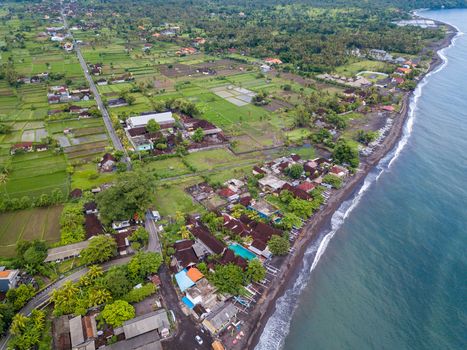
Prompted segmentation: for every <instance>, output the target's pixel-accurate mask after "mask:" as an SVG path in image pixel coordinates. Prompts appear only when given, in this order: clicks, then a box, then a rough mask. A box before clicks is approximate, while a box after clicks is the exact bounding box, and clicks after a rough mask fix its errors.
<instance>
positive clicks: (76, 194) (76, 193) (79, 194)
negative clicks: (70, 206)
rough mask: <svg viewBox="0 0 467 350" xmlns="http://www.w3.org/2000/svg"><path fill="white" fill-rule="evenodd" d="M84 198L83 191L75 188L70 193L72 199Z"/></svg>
mask: <svg viewBox="0 0 467 350" xmlns="http://www.w3.org/2000/svg"><path fill="white" fill-rule="evenodd" d="M82 196H83V191H82V190H81V189H79V188H75V189H74V190H73V191H71V192H70V198H71V199H78V198H81V197H82Z"/></svg>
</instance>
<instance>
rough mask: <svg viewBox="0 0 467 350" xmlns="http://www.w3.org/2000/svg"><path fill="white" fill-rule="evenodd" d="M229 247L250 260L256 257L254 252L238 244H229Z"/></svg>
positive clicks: (236, 253)
mask: <svg viewBox="0 0 467 350" xmlns="http://www.w3.org/2000/svg"><path fill="white" fill-rule="evenodd" d="M229 249H230V250H231V251H233V252H234V254H235V255H240V256H241V257H242V258H243V259H246V260H252V259H254V258H256V255H255V253H252V252H250V251H249V250H248V249H246V248H245V247H243V246H241V245H240V244H237V243H234V244H231V245H229Z"/></svg>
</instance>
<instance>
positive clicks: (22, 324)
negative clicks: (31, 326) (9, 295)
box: [10, 314, 28, 335]
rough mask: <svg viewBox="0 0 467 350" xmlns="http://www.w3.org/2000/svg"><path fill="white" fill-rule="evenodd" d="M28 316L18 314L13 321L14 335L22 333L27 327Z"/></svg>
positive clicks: (12, 332)
mask: <svg viewBox="0 0 467 350" xmlns="http://www.w3.org/2000/svg"><path fill="white" fill-rule="evenodd" d="M27 323H28V318H27V317H26V316H24V315H23V314H16V315H15V316H14V317H13V321H12V322H11V328H10V332H11V334H13V335H20V334H21V333H22V332H23V330H24V329H25V328H26V325H27Z"/></svg>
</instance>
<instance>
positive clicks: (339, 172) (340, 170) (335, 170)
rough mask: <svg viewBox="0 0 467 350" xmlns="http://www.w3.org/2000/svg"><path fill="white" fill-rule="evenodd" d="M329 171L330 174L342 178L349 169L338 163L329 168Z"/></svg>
mask: <svg viewBox="0 0 467 350" xmlns="http://www.w3.org/2000/svg"><path fill="white" fill-rule="evenodd" d="M329 173H330V174H331V175H334V176H337V177H340V178H343V177H346V176H348V175H349V170H348V169H347V168H344V167H342V166H339V165H334V166H333V167H332V168H331V169H330V170H329Z"/></svg>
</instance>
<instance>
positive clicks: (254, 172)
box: [252, 165, 266, 175]
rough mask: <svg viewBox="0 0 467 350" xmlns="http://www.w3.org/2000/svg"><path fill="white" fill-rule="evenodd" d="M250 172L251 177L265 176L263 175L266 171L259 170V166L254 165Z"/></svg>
mask: <svg viewBox="0 0 467 350" xmlns="http://www.w3.org/2000/svg"><path fill="white" fill-rule="evenodd" d="M252 172H253V175H265V174H266V171H265V170H263V169H261V168H260V167H259V166H257V165H255V166H254V167H253V170H252Z"/></svg>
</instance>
